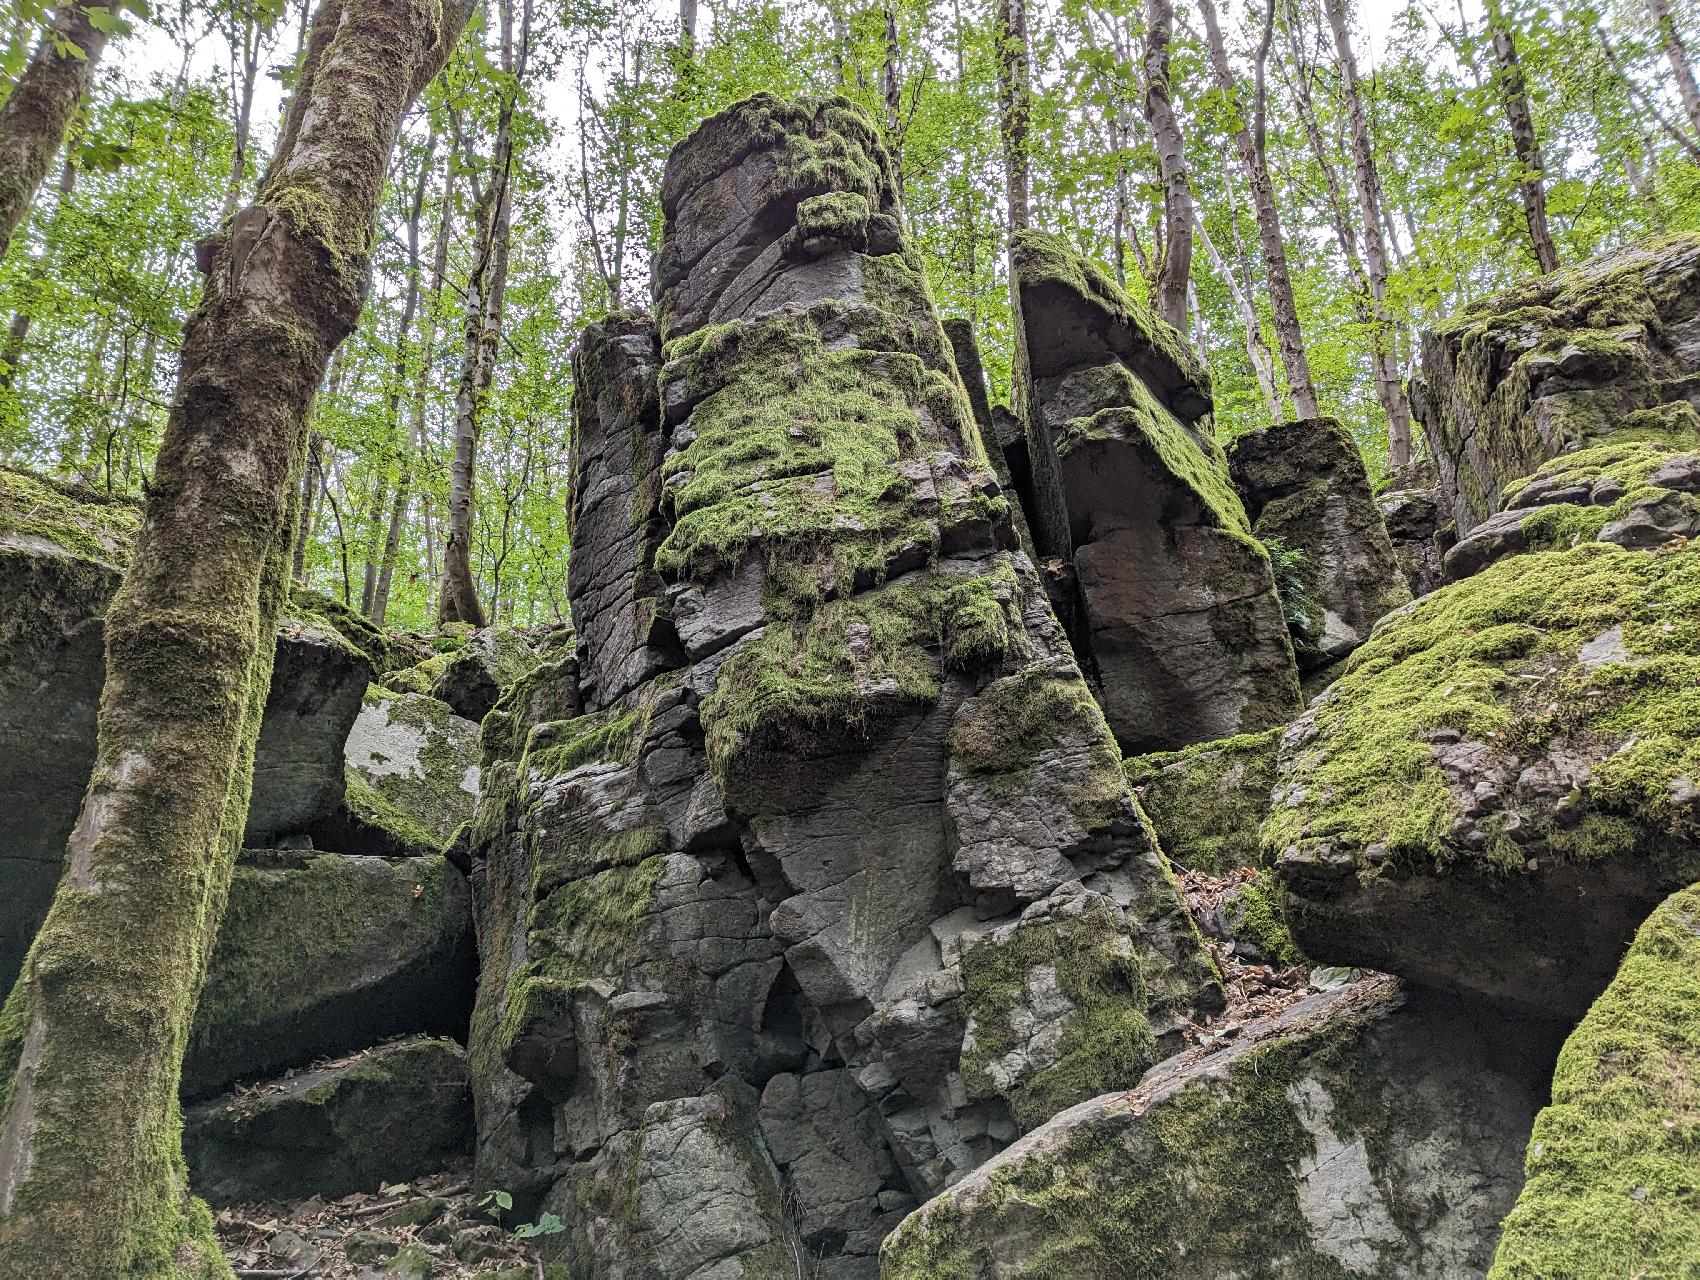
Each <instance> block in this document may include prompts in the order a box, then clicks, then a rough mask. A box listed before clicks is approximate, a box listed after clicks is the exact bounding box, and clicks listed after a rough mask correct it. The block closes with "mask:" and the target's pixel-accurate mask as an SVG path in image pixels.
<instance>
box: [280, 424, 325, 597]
mask: <svg viewBox="0 0 1700 1280" xmlns="http://www.w3.org/2000/svg"><path fill="white" fill-rule="evenodd" d="M323 447H324V446H323V443H322V442H321V441H320V439H319V435H318V433H317V432H314V433H313V434H312V435H311V436H309V437H308V440H307V465H306V466H305V467H303V468H302V469H301V499H300V502H301V512H300V518H299V519H298V520H297V521H296V525H295V547H294V552H293V554H292V555H291V556H290V565H289V576H290V577H291V578H293V579H294V580H295V581H296V582H298V583H302V584H305V583H306V581H307V540H308V538H309V537H311V536H312V532H313V494H314V493H315V492H317V490H318V488H319V486H320V485H321V484H323V483H324V479H323V476H322V475H321V474H320V471H321V468H320V465H319V451H320V450H321V449H322V448H323Z"/></svg>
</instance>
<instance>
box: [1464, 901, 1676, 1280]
mask: <svg viewBox="0 0 1700 1280" xmlns="http://www.w3.org/2000/svg"><path fill="white" fill-rule="evenodd" d="M1696 1081H1700V886H1695V887H1694V888H1690V889H1687V890H1684V891H1682V892H1680V893H1677V894H1676V895H1675V896H1673V897H1671V898H1669V899H1667V900H1666V901H1665V903H1664V904H1663V905H1662V906H1660V907H1659V908H1658V909H1657V910H1656V911H1655V912H1654V913H1653V914H1652V916H1651V917H1650V918H1649V919H1648V920H1647V923H1646V924H1644V925H1643V926H1642V927H1641V931H1640V932H1639V933H1638V934H1637V935H1636V938H1635V942H1634V944H1633V945H1632V946H1631V947H1630V949H1629V953H1628V955H1627V956H1625V958H1624V961H1623V967H1622V968H1621V969H1619V970H1618V974H1617V977H1616V979H1614V980H1613V982H1612V984H1611V985H1610V986H1609V987H1607V988H1606V991H1605V994H1604V995H1602V996H1601V997H1600V998H1599V1000H1598V1001H1597V1002H1596V1003H1595V1005H1594V1007H1593V1008H1592V1009H1591V1010H1589V1012H1588V1016H1587V1017H1586V1018H1584V1019H1583V1020H1582V1023H1581V1025H1580V1026H1578V1027H1577V1028H1576V1030H1575V1031H1574V1032H1573V1033H1572V1034H1571V1036H1570V1039H1569V1040H1568V1041H1566V1042H1565V1046H1564V1051H1563V1052H1562V1053H1561V1054H1560V1055H1559V1059H1558V1069H1557V1071H1556V1072H1555V1074H1554V1076H1553V1085H1552V1105H1551V1106H1549V1107H1548V1108H1547V1109H1546V1110H1545V1111H1543V1112H1541V1114H1540V1115H1539V1116H1538V1117H1537V1118H1536V1120H1535V1128H1534V1133H1533V1136H1532V1137H1531V1139H1530V1142H1529V1155H1528V1162H1527V1169H1528V1181H1527V1182H1526V1183H1525V1184H1524V1187H1523V1193H1522V1195H1521V1196H1520V1197H1519V1198H1518V1201H1517V1207H1516V1208H1515V1209H1514V1210H1513V1211H1512V1213H1511V1215H1510V1216H1509V1217H1508V1218H1507V1219H1506V1220H1505V1229H1504V1234H1503V1236H1502V1237H1501V1240H1500V1245H1499V1251H1498V1253H1497V1254H1496V1255H1495V1257H1494V1265H1493V1270H1492V1271H1491V1272H1490V1273H1489V1275H1490V1278H1491V1280H1593V1277H1597V1276H1683V1275H1689V1274H1692V1269H1693V1268H1694V1267H1695V1266H1696V1265H1697V1264H1700V1094H1697V1092H1696Z"/></svg>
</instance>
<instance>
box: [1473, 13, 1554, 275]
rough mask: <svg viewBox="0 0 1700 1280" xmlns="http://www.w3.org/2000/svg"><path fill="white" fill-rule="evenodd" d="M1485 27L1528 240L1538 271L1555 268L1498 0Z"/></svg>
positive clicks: (1540, 182)
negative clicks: (1518, 171) (1516, 170)
mask: <svg viewBox="0 0 1700 1280" xmlns="http://www.w3.org/2000/svg"><path fill="white" fill-rule="evenodd" d="M1487 18H1488V30H1489V32H1490V33H1491V35H1492V37H1493V56H1494V60H1495V61H1496V62H1498V64H1499V76H1498V82H1499V99H1500V105H1501V106H1502V107H1504V108H1505V119H1506V123H1507V124H1509V125H1510V126H1511V146H1512V149H1513V150H1514V151H1515V152H1516V153H1517V163H1518V164H1519V165H1520V166H1521V167H1522V175H1521V177H1520V178H1519V179H1518V182H1517V190H1518V192H1519V193H1520V194H1521V195H1522V197H1523V216H1524V218H1525V219H1526V220H1527V221H1528V224H1529V242H1530V243H1531V244H1532V245H1533V246H1534V249H1535V261H1536V262H1537V263H1538V264H1539V265H1540V268H1541V274H1542V275H1547V274H1550V273H1551V272H1554V271H1557V270H1558V250H1557V249H1556V248H1554V247H1553V243H1552V232H1551V231H1549V230H1548V228H1547V188H1546V180H1545V169H1546V164H1545V162H1544V161H1543V160H1542V159H1541V143H1540V138H1539V137H1538V136H1537V135H1536V133H1535V116H1534V113H1533V112H1532V111H1531V110H1530V109H1529V87H1528V84H1527V83H1526V82H1525V81H1524V79H1523V64H1522V63H1521V62H1520V61H1519V60H1518V57H1517V41H1516V40H1515V39H1514V38H1513V36H1512V34H1511V27H1510V26H1509V24H1507V22H1506V21H1505V13H1504V11H1503V10H1502V9H1501V8H1500V5H1499V0H1487Z"/></svg>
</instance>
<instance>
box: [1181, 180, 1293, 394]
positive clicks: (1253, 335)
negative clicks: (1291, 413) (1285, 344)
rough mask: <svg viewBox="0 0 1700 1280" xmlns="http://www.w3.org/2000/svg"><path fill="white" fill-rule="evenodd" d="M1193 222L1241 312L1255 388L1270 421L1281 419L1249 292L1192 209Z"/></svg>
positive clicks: (1277, 390)
mask: <svg viewBox="0 0 1700 1280" xmlns="http://www.w3.org/2000/svg"><path fill="white" fill-rule="evenodd" d="M1193 218H1194V225H1195V226H1196V227H1197V228H1198V241H1199V243H1200V244H1202V245H1203V246H1204V255H1205V257H1207V258H1209V259H1210V268H1211V270H1213V271H1214V272H1215V273H1216V274H1217V275H1218V276H1220V277H1221V278H1222V283H1223V284H1225V285H1227V286H1228V293H1229V295H1230V296H1231V297H1232V298H1233V300H1234V308H1235V309H1236V310H1237V311H1238V312H1239V313H1240V324H1241V325H1242V326H1244V328H1245V353H1246V356H1247V357H1248V358H1249V359H1250V360H1251V368H1252V372H1253V373H1255V374H1256V375H1257V389H1258V390H1259V391H1261V392H1262V393H1263V403H1264V406H1265V407H1266V408H1267V409H1268V410H1269V421H1270V422H1272V423H1274V422H1280V421H1281V418H1282V413H1281V391H1280V388H1279V387H1277V386H1276V385H1275V357H1274V355H1273V354H1272V353H1271V352H1270V350H1269V344H1268V343H1267V342H1265V341H1264V340H1263V324H1262V322H1261V321H1260V320H1259V319H1258V317H1257V307H1256V306H1254V305H1253V303H1252V300H1251V295H1250V294H1248V293H1247V292H1246V291H1245V290H1244V289H1243V288H1241V287H1240V282H1239V280H1238V278H1236V276H1235V275H1234V273H1233V271H1231V270H1230V269H1229V267H1228V264H1227V263H1225V262H1223V261H1222V255H1221V254H1219V253H1217V252H1216V246H1215V244H1214V243H1213V242H1212V241H1211V239H1210V233H1209V232H1208V231H1206V230H1205V229H1204V220H1203V219H1202V218H1200V217H1198V214H1197V211H1196V210H1195V211H1194V213H1193Z"/></svg>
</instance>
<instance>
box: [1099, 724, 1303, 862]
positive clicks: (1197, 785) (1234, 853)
mask: <svg viewBox="0 0 1700 1280" xmlns="http://www.w3.org/2000/svg"><path fill="white" fill-rule="evenodd" d="M1282 732H1283V731H1282V730H1281V729H1278V728H1277V729H1269V730H1265V731H1264V732H1262V733H1244V734H1240V735H1239V736H1238V737H1233V738H1223V739H1219V740H1216V741H1213V742H1200V743H1195V744H1193V745H1192V746H1189V747H1183V748H1182V749H1181V750H1179V751H1164V752H1159V753H1157V754H1154V755H1144V756H1133V757H1131V758H1130V759H1129V760H1128V761H1127V764H1126V769H1127V778H1128V781H1129V782H1130V783H1131V784H1132V785H1133V787H1134V789H1135V790H1136V791H1137V792H1138V793H1139V800H1140V804H1141V805H1142V806H1143V808H1144V810H1145V813H1146V816H1147V817H1148V818H1150V820H1151V825H1152V826H1153V827H1154V828H1155V829H1156V831H1157V838H1158V840H1159V842H1160V843H1161V844H1162V847H1163V852H1164V853H1166V854H1167V855H1168V856H1169V857H1170V859H1172V860H1173V861H1175V862H1177V863H1179V864H1180V865H1182V866H1184V867H1189V868H1191V869H1192V870H1195V871H1203V872H1206V873H1207V874H1210V875H1220V874H1222V873H1224V872H1226V871H1229V870H1232V869H1233V868H1235V867H1255V866H1258V865H1260V864H1261V857H1260V854H1259V845H1258V830H1259V828H1260V826H1261V824H1262V822H1263V819H1264V817H1265V816H1266V815H1267V814H1268V812H1269V793H1270V792H1271V791H1272V790H1273V789H1274V786H1275V754H1276V748H1277V747H1278V746H1279V745H1280V741H1281V734H1282Z"/></svg>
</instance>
